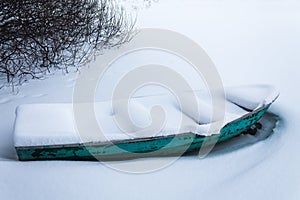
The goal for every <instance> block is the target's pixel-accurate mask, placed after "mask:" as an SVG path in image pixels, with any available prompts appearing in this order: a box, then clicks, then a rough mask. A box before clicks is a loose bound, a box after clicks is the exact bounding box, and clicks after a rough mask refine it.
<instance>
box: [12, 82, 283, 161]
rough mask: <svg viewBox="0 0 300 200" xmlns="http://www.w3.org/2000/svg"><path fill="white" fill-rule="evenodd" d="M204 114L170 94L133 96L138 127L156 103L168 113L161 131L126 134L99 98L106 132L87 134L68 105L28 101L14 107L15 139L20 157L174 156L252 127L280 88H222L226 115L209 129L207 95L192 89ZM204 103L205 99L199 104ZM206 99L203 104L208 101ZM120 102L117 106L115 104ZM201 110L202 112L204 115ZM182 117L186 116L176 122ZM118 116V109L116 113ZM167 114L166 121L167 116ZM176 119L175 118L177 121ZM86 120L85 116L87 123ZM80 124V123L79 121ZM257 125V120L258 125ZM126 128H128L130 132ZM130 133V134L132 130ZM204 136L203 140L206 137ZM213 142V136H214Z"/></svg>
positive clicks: (108, 105) (99, 112) (100, 118)
mask: <svg viewBox="0 0 300 200" xmlns="http://www.w3.org/2000/svg"><path fill="white" fill-rule="evenodd" d="M196 94H197V95H196V97H197V98H196V99H197V102H198V103H199V104H200V106H199V109H200V113H201V112H202V111H203V112H202V116H195V115H194V114H192V111H191V110H189V108H187V110H184V108H183V107H184V106H183V107H180V106H178V104H176V101H174V99H173V100H172V97H171V96H170V95H154V96H143V97H135V98H133V102H134V103H133V104H132V105H129V106H128V108H129V110H130V111H132V115H131V120H132V121H134V122H135V123H136V124H138V125H140V126H147V124H149V123H150V124H151V120H153V119H151V115H150V112H149V108H151V107H152V106H153V105H157V104H160V105H162V106H163V107H164V109H165V112H166V122H165V124H164V127H163V128H162V129H161V130H159V131H157V130H156V131H153V132H155V134H151V129H150V130H149V131H148V132H147V133H148V134H147V133H146V134H145V133H144V134H140V135H139V134H136V133H137V132H138V131H137V130H135V129H134V127H135V126H132V127H127V128H126V130H127V132H126V134H124V130H121V129H120V128H119V127H118V126H117V125H116V123H115V115H116V114H118V110H112V108H111V102H110V101H107V102H97V103H96V104H95V113H96V118H97V121H98V122H99V123H100V124H101V131H102V132H103V133H105V134H103V135H101V137H100V136H99V135H94V136H92V137H90V136H89V137H85V136H84V133H83V134H82V133H81V134H79V133H78V127H77V126H76V120H74V105H72V104H27V105H21V106H19V107H18V108H17V111H16V120H15V127H14V143H15V148H16V151H17V154H18V158H19V160H22V161H26V160H96V159H98V160H123V159H132V158H138V157H149V156H172V155H181V154H183V153H186V152H190V151H195V150H199V149H200V148H201V146H203V145H211V143H210V142H207V141H208V140H207V139H208V138H217V142H218V143H220V142H223V141H225V140H229V139H230V138H232V137H235V136H237V135H239V134H241V133H243V132H245V131H247V130H249V129H251V128H252V129H251V130H253V127H254V126H255V125H256V124H257V122H258V120H259V119H260V118H261V117H262V116H263V115H264V113H265V112H266V111H267V110H268V108H269V107H270V105H271V104H272V103H273V102H274V101H275V100H276V98H277V97H278V95H279V93H278V92H277V90H276V89H274V88H273V87H272V86H269V85H255V86H241V87H232V88H227V89H226V101H225V104H224V105H225V107H224V108H225V110H224V113H225V115H224V116H225V118H224V121H223V122H222V126H221V129H219V131H218V132H214V131H212V130H211V129H210V127H211V125H212V124H213V123H214V122H213V120H212V119H211V115H212V112H211V110H209V109H207V107H206V105H207V106H209V103H207V102H209V101H207V100H205V101H203V99H207V95H206V94H203V93H201V92H196ZM203 102H204V103H203ZM205 102H206V103H207V104H206V103H205ZM116 107H118V106H116ZM203 113H204V114H203ZM180 116H183V118H184V120H185V121H186V123H185V124H183V125H178V122H179V121H180V120H179V119H182V118H180ZM118 117H119V119H122V114H119V116H118ZM168 119H170V120H168ZM178 120H179V121H178ZM89 121H91V120H90V119H86V123H89ZM83 123H84V122H83ZM258 128H260V127H259V124H258ZM128 130H129V132H128ZM131 133H132V134H131ZM103 136H105V137H103ZM205 141H206V142H205ZM212 141H213V140H212Z"/></svg>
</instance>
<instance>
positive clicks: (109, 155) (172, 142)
mask: <svg viewBox="0 0 300 200" xmlns="http://www.w3.org/2000/svg"><path fill="white" fill-rule="evenodd" d="M269 106H270V105H268V106H266V107H263V108H261V109H259V110H256V111H255V112H251V113H249V114H247V115H245V116H243V117H242V118H239V119H237V120H235V121H232V122H230V123H229V124H227V125H225V126H224V127H223V128H222V129H221V132H220V134H219V135H215V136H212V137H219V138H218V142H223V141H225V140H228V139H230V138H232V137H234V136H236V135H239V134H240V133H241V132H243V131H245V130H247V129H249V128H250V126H251V125H253V124H255V123H256V122H257V121H258V120H259V119H260V118H261V117H262V115H263V114H264V113H265V112H266V111H267V109H268V108H269ZM204 140H205V137H204V136H200V135H196V134H193V133H183V134H177V135H170V136H158V137H152V138H140V139H132V140H122V141H114V142H113V143H111V142H102V143H90V144H70V145H52V146H36V147H16V151H17V154H18V157H19V160H21V161H26V160H123V159H134V158H139V157H154V156H172V155H182V154H183V153H186V152H190V151H195V150H199V149H200V147H201V145H202V144H203V141H204ZM205 144H208V145H209V143H205Z"/></svg>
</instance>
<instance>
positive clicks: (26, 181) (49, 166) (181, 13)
mask: <svg viewBox="0 0 300 200" xmlns="http://www.w3.org/2000/svg"><path fill="white" fill-rule="evenodd" d="M299 8H300V3H299V2H298V1H294V0H287V1H283V0H253V1H237V0H228V1H217V0H209V1H208V0H202V1H198V0H186V1H182V0H160V1H159V3H155V4H153V6H152V7H151V8H150V9H148V10H143V11H142V12H141V13H140V15H139V16H140V18H139V20H138V24H139V26H140V27H160V28H167V29H171V30H175V31H178V32H180V33H182V34H185V35H187V36H189V37H191V38H192V39H194V40H195V41H197V42H198V43H199V44H200V45H201V46H202V47H203V48H204V49H205V51H206V52H207V53H208V55H209V56H210V57H211V59H212V60H213V61H214V63H215V65H216V66H217V68H218V71H219V73H220V75H221V77H222V81H223V83H224V85H225V86H232V85H241V84H248V85H249V84H271V85H274V86H275V87H276V88H278V90H279V91H280V92H281V94H280V97H279V98H278V100H277V101H276V102H275V103H274V105H273V106H272V107H271V108H270V111H271V112H272V113H275V114H276V115H278V116H279V122H278V124H277V126H276V128H275V130H274V133H273V134H272V135H270V136H269V137H268V138H267V139H265V140H262V141H257V142H256V143H254V144H252V145H247V146H244V145H242V146H240V147H238V148H235V149H234V150H230V146H229V147H226V146H225V147H224V148H225V149H224V148H223V150H220V151H217V152H212V153H211V154H210V155H208V156H207V157H206V158H204V159H199V158H198V157H197V156H195V155H191V156H184V157H181V158H180V159H178V160H177V161H176V162H174V163H173V164H172V165H169V166H168V167H166V168H163V169H160V170H157V171H155V172H152V173H146V174H128V173H123V172H119V171H116V170H113V169H111V168H109V167H107V166H106V164H105V163H98V162H68V161H51V162H49V161H42V162H40V161H39V162H19V161H17V160H16V153H15V151H14V143H13V125H14V120H15V110H16V108H17V106H19V105H21V104H28V103H29V104H32V103H70V102H72V92H73V87H74V84H75V80H76V74H74V73H73V74H68V75H62V74H61V73H59V72H58V73H56V74H55V75H54V76H51V77H49V78H47V79H45V80H43V81H31V82H30V83H27V84H25V85H23V86H22V87H20V88H19V92H18V93H17V94H12V93H11V90H10V89H9V88H7V89H1V90H0V102H1V104H0V110H1V115H0V116H1V120H0V130H1V131H0V197H1V199H54V198H55V199H93V200H94V199H121V198H122V199H167V198H168V199H195V198H197V199H198V198H199V199H200V198H201V199H291V200H292V199H295V200H296V199H299V196H300V193H299V191H300V188H299V185H300V173H299V169H300V157H299V150H300V149H299V141H300V135H299V133H298V132H299V131H297V130H298V123H299V120H300V118H299V113H300V107H299V106H297V105H298V103H299V101H300V96H299V92H298V90H297V89H298V85H299V73H300V68H299V65H300V57H299V47H300V38H299V37H300V26H299V24H300V13H299ZM166 13H167V14H166ZM140 58H141V56H136V57H135V59H140ZM167 60H169V59H168V57H165V60H164V62H167ZM171 63H172V64H174V65H176V64H177V63H180V62H177V60H176V61H175V60H171ZM128 64H130V58H128V60H127V62H124V63H123V64H120V65H119V66H120V69H123V70H125V69H124V68H126V67H125V66H127V65H128ZM181 64H182V63H180V65H181ZM181 66H183V65H181ZM116 73H117V72H112V73H111V76H113V77H107V78H105V79H106V80H109V79H110V78H111V80H114V75H115V74H116ZM120 73H121V72H120ZM186 74H187V72H186ZM104 81H105V80H104ZM110 89H111V87H110V85H108V87H107V89H106V90H104V91H103V97H102V98H105V97H108V96H109V91H110ZM249 137H250V136H249ZM251 138H253V137H251ZM246 139H247V138H246ZM166 159H168V158H155V159H152V158H149V159H141V160H135V161H126V163H132V164H136V165H138V164H139V163H140V162H147V161H149V160H151V161H156V160H158V161H159V160H166ZM123 163H124V162H123V161H122V162H116V164H117V165H121V164H123Z"/></svg>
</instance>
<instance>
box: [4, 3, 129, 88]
mask: <svg viewBox="0 0 300 200" xmlns="http://www.w3.org/2000/svg"><path fill="white" fill-rule="evenodd" d="M132 28H133V23H131V21H130V19H128V18H127V17H126V16H125V13H124V11H123V10H122V8H120V7H119V6H118V5H117V4H116V3H114V2H112V1H111V0H48V1H45V0H1V2H0V32H1V33H0V34H1V38H0V78H2V79H3V78H5V79H6V81H7V83H9V84H11V85H16V84H19V83H22V82H23V81H26V80H28V79H30V78H40V77H43V76H44V75H45V74H46V73H48V72H50V71H51V70H52V69H63V70H64V71H66V72H68V70H69V69H70V67H75V68H78V67H80V66H81V65H82V64H83V63H85V62H86V61H87V60H88V59H89V58H90V56H91V54H93V53H94V52H97V51H100V50H102V49H104V48H110V47H113V46H116V45H120V44H122V43H124V42H125V41H127V40H128V39H129V36H130V32H131V30H132Z"/></svg>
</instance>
